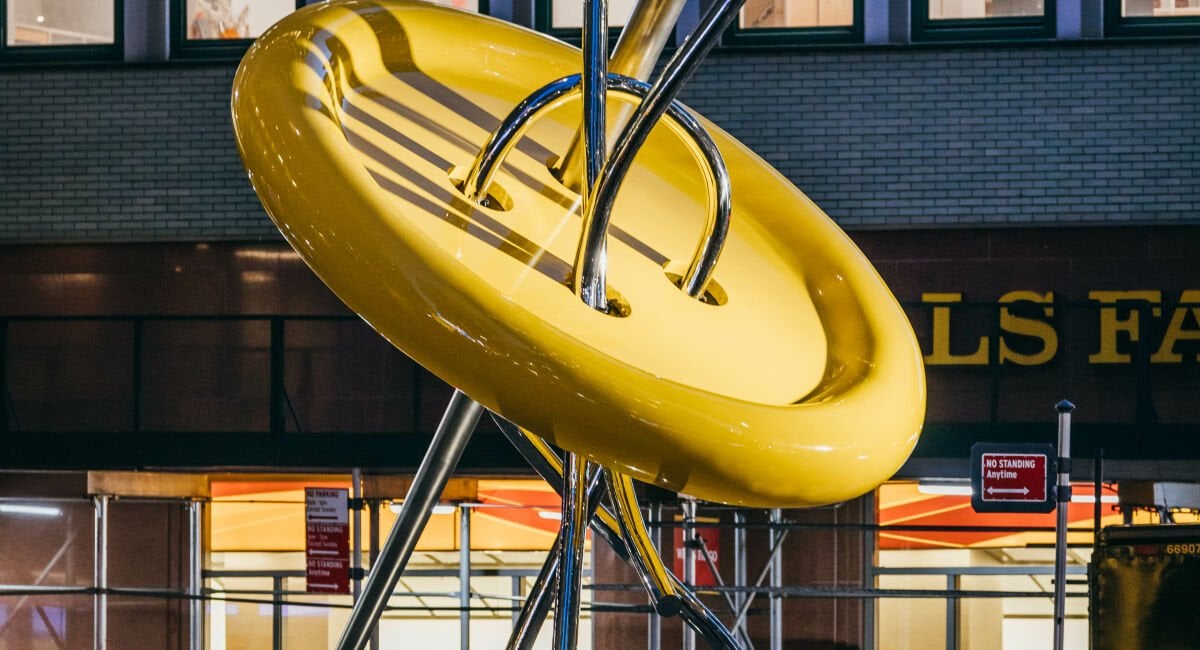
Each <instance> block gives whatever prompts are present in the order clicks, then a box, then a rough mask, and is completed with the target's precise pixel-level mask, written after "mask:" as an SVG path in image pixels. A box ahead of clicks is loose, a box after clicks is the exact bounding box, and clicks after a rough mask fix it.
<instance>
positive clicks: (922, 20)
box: [912, 0, 1055, 41]
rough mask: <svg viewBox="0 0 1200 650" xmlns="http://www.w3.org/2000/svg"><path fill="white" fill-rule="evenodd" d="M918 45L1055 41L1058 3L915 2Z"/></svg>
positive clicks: (992, 0) (1019, 0) (1037, 0)
mask: <svg viewBox="0 0 1200 650" xmlns="http://www.w3.org/2000/svg"><path fill="white" fill-rule="evenodd" d="M912 11H913V17H912V30H913V40H914V41H973V40H1024V39H1039V38H1047V39H1048V38H1054V36H1055V24H1054V0H912Z"/></svg>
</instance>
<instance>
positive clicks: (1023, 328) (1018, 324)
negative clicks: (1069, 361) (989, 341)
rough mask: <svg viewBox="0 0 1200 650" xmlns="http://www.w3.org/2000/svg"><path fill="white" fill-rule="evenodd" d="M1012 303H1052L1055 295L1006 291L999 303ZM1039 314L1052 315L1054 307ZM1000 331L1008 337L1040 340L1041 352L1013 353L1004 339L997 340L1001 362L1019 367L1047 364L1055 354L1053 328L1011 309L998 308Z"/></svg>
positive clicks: (1054, 332)
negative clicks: (1015, 312)
mask: <svg viewBox="0 0 1200 650" xmlns="http://www.w3.org/2000/svg"><path fill="white" fill-rule="evenodd" d="M1015 302H1034V303H1046V304H1048V305H1050V304H1054V292H1053V291H1047V292H1046V293H1038V292H1036V291H1009V292H1008V293H1006V294H1004V295H1003V296H1000V304H1002V305H1011V304H1013V303H1015ZM1039 311H1041V313H1042V315H1043V316H1045V317H1046V318H1050V317H1052V316H1054V308H1053V307H1042V308H1041V309H1040V310H1039ZM1000 330H1001V331H1002V332H1005V333H1007V334H1016V335H1019V336H1027V337H1029V338H1034V339H1039V340H1040V341H1041V342H1042V349H1041V350H1040V351H1038V352H1025V353H1022V352H1016V351H1014V350H1013V349H1012V348H1011V347H1009V345H1008V342H1007V341H1006V338H1007V337H1005V336H1001V337H1000V363H1009V362H1011V363H1015V364H1017V365H1019V366H1040V365H1042V364H1043V363H1047V362H1049V361H1050V360H1051V359H1053V358H1054V355H1056V354H1058V332H1057V331H1055V329H1054V326H1053V325H1051V324H1050V323H1049V322H1047V321H1044V320H1038V319H1036V318H1028V317H1026V316H1024V315H1021V316H1018V315H1017V314H1014V313H1013V310H1012V308H1011V307H1002V308H1001V309H1000Z"/></svg>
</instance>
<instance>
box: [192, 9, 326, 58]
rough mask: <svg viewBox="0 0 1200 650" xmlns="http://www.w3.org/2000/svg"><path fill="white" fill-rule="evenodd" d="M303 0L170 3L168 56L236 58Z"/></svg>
mask: <svg viewBox="0 0 1200 650" xmlns="http://www.w3.org/2000/svg"><path fill="white" fill-rule="evenodd" d="M304 4H305V2H304V0H171V56H172V57H178V58H237V57H240V56H241V55H242V54H243V53H245V51H246V48H248V47H250V44H251V43H253V42H254V39H256V38H258V37H259V36H261V35H262V33H263V32H265V31H267V28H268V27H270V26H271V25H274V24H275V23H276V22H279V20H280V19H281V18H283V17H284V16H287V15H288V14H290V13H292V12H293V11H295V10H296V9H299V8H300V7H302V6H304Z"/></svg>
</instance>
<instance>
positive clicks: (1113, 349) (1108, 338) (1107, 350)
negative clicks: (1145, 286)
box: [1088, 290, 1162, 363]
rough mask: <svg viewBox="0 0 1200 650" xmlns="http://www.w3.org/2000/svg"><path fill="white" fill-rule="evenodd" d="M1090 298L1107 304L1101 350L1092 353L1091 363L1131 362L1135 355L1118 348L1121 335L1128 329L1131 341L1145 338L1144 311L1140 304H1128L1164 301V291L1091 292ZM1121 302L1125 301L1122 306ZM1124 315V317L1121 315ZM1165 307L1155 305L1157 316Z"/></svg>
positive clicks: (1103, 314) (1104, 312)
mask: <svg viewBox="0 0 1200 650" xmlns="http://www.w3.org/2000/svg"><path fill="white" fill-rule="evenodd" d="M1088 298H1089V299H1090V300H1095V301H1096V302H1099V303H1101V304H1102V305H1104V306H1103V307H1101V308H1100V351H1099V352H1096V353H1095V354H1089V355H1088V361H1090V362H1091V363H1129V362H1130V361H1131V360H1132V357H1131V356H1130V355H1129V354H1128V353H1126V352H1120V351H1118V348H1119V347H1120V346H1119V341H1118V338H1119V337H1118V335H1119V334H1121V333H1122V332H1124V333H1125V334H1126V335H1128V337H1129V342H1130V343H1137V342H1138V341H1140V340H1141V336H1142V327H1141V311H1140V310H1139V309H1138V308H1137V306H1136V305H1130V304H1128V303H1137V302H1141V303H1149V304H1152V305H1157V304H1159V303H1161V302H1162V292H1161V291H1149V290H1139V291H1089V292H1088ZM1117 303H1125V304H1122V305H1121V307H1118V306H1117ZM1122 313H1123V314H1124V315H1123V316H1122V315H1121V314H1122ZM1161 313H1162V310H1161V309H1159V308H1158V307H1154V308H1153V315H1154V316H1159V315H1160V314H1161Z"/></svg>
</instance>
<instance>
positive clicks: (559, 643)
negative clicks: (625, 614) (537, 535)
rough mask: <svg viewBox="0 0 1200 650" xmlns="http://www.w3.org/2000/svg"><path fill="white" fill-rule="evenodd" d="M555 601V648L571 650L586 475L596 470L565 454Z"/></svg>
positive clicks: (585, 510) (580, 567)
mask: <svg viewBox="0 0 1200 650" xmlns="http://www.w3.org/2000/svg"><path fill="white" fill-rule="evenodd" d="M564 469H565V470H566V472H565V475H564V476H563V498H562V527H561V529H560V535H559V537H560V540H559V542H560V544H561V546H560V549H559V552H560V554H561V556H562V560H561V562H560V563H559V569H558V598H557V599H556V601H555V605H554V608H555V609H554V648H555V649H556V650H573V649H574V648H575V642H576V640H577V637H578V634H579V599H580V595H581V593H582V591H581V590H582V587H583V542H584V539H585V535H586V533H587V528H588V520H590V519H591V513H590V512H589V511H588V507H587V506H588V503H587V485H588V474H589V472H590V471H592V470H594V469H598V468H595V467H594V466H593V465H592V464H591V463H589V462H588V461H587V459H585V458H584V457H583V456H580V455H578V454H575V453H572V452H567V459H566V463H565V465H564Z"/></svg>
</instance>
